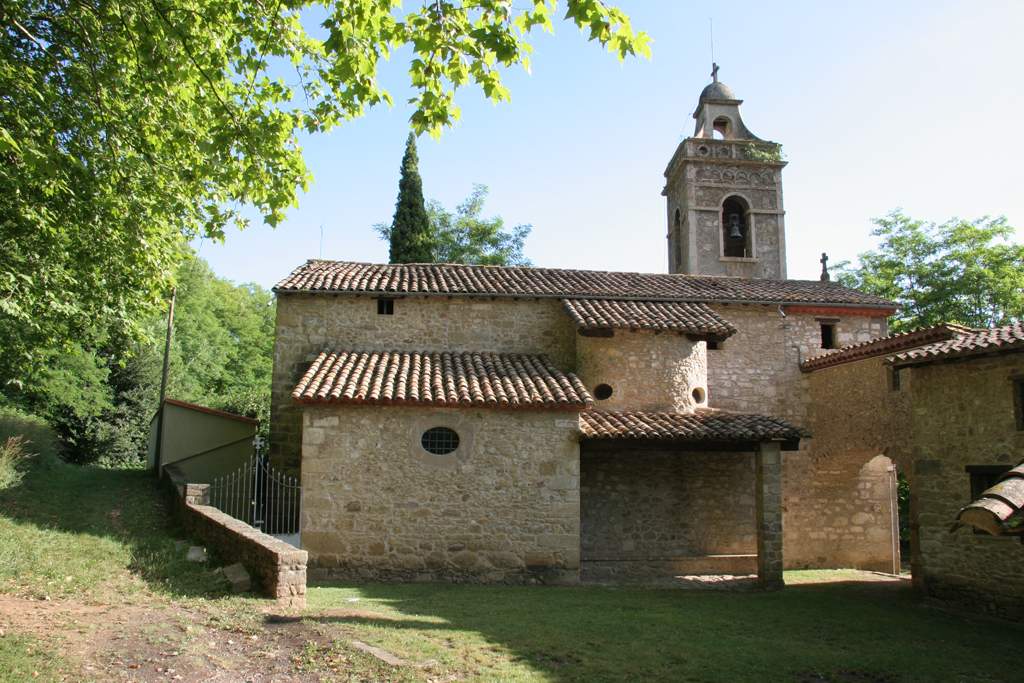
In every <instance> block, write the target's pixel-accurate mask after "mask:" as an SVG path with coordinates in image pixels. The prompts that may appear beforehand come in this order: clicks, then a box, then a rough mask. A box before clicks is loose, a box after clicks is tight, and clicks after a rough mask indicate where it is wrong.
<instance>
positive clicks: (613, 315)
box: [562, 299, 736, 339]
mask: <svg viewBox="0 0 1024 683" xmlns="http://www.w3.org/2000/svg"><path fill="white" fill-rule="evenodd" d="M562 304H563V305H564V306H565V310H566V311H567V312H568V313H569V316H570V317H571V318H572V319H573V322H575V323H576V327H578V328H580V329H584V330H588V329H596V328H609V327H610V328H616V329H627V330H657V331H673V332H683V333H687V334H693V335H701V336H707V337H714V338H716V339H725V338H726V337H729V336H730V335H733V334H735V333H736V328H735V327H733V325H732V324H731V323H730V322H728V321H727V320H725V319H723V318H722V317H720V316H719V315H718V314H717V313H715V312H714V311H713V310H711V307H710V306H708V305H707V304H704V303H699V302H690V301H630V300H625V301H624V300H614V299H610V300H609V299H562Z"/></svg>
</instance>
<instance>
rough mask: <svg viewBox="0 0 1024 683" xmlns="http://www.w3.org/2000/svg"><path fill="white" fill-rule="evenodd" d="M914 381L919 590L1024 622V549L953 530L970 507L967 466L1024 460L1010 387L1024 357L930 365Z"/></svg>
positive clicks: (915, 372) (1023, 434) (1023, 435)
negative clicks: (1022, 568)
mask: <svg viewBox="0 0 1024 683" xmlns="http://www.w3.org/2000/svg"><path fill="white" fill-rule="evenodd" d="M903 372H907V371H906V370H904V371H903ZM910 375H911V377H912V382H913V394H912V400H913V413H912V414H913V451H912V453H913V455H912V457H913V467H912V470H911V472H910V487H911V488H910V490H911V506H912V510H913V511H914V513H913V514H914V519H913V520H912V531H914V532H916V533H915V539H914V542H913V543H912V545H911V550H912V556H911V563H912V569H913V573H914V582H915V585H917V586H918V587H919V588H920V589H922V590H923V591H925V592H926V593H928V594H929V595H933V596H935V597H938V598H942V599H946V600H951V601H955V602H961V603H964V604H966V605H969V606H971V607H972V608H975V609H980V610H985V611H988V612H991V613H993V614H997V615H1000V616H1005V617H1010V618H1014V619H1024V572H1022V571H1021V566H1022V563H1024V544H1022V543H1021V542H1020V540H1019V539H1016V538H1007V537H994V536H988V535H979V534H974V533H972V532H971V531H970V530H968V529H960V530H958V531H956V532H955V533H950V531H949V528H950V525H951V524H952V523H953V520H954V519H955V518H956V514H957V512H959V510H960V508H961V507H963V506H964V505H966V504H967V503H968V502H970V500H971V485H970V475H969V474H968V473H967V472H966V471H965V469H964V468H965V467H967V466H968V465H1007V466H1012V465H1015V464H1017V463H1019V462H1021V461H1022V460H1024V431H1018V430H1017V428H1016V423H1015V420H1014V408H1013V391H1012V387H1013V385H1012V383H1011V381H1010V378H1011V377H1013V376H1024V354H1020V353H1008V354H1002V355H999V356H994V357H989V358H981V359H976V360H965V361H961V362H955V363H937V364H932V365H925V366H920V367H915V368H911V369H910Z"/></svg>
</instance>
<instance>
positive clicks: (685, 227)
mask: <svg viewBox="0 0 1024 683" xmlns="http://www.w3.org/2000/svg"><path fill="white" fill-rule="evenodd" d="M742 103H743V100H740V99H737V98H736V95H735V94H733V92H732V90H731V89H730V88H729V86H727V85H725V84H724V83H722V82H721V81H719V80H718V65H717V64H713V65H712V69H711V83H710V84H709V85H708V86H707V87H706V88H704V90H703V91H702V92H701V94H700V100H699V101H698V103H697V110H696V111H695V112H694V113H693V118H694V119H695V120H696V125H695V127H694V131H693V136H692V137H688V138H686V139H685V140H683V141H682V142H681V143H679V146H678V147H677V148H676V151H675V154H673V155H672V160H671V161H669V164H668V167H667V168H666V169H665V189H663V190H662V192H661V193H662V194H663V195H664V196H665V198H666V199H667V205H668V206H667V209H668V212H667V215H668V267H669V272H670V273H687V274H691V275H733V276H738V277H748V278H763V279H779V280H784V279H785V278H786V229H785V212H784V211H783V208H782V169H783V167H784V166H785V165H786V162H785V161H783V160H782V146H781V145H779V144H778V143H775V142H769V141H767V140H762V139H760V138H758V137H757V136H756V135H754V134H753V133H751V132H750V129H748V128H747V127H746V125H745V124H744V123H743V119H742V118H741V117H740V105H741V104H742Z"/></svg>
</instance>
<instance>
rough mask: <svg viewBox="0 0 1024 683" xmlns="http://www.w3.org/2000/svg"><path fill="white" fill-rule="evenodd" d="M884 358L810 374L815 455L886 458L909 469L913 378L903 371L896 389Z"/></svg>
mask: <svg viewBox="0 0 1024 683" xmlns="http://www.w3.org/2000/svg"><path fill="white" fill-rule="evenodd" d="M885 359H886V356H885V355H882V356H877V357H875V358H867V359H864V360H858V361H854V362H851V363H843V364H842V365H834V366H832V367H826V368H821V369H819V370H815V371H814V372H810V373H808V374H807V377H808V382H809V388H810V393H809V398H810V421H809V423H808V426H809V427H810V429H811V430H812V432H813V433H814V452H815V455H817V456H819V457H828V456H832V455H841V454H843V453H849V452H855V453H860V454H862V456H863V458H864V462H867V460H868V459H870V458H872V457H874V456H876V455H878V454H884V455H887V456H889V457H890V458H891V459H892V460H893V461H895V462H896V463H898V464H899V465H900V466H901V468H902V469H907V465H908V464H909V463H908V456H909V449H910V430H909V429H908V425H909V424H910V396H911V392H912V382H913V377H912V376H911V373H910V372H909V371H906V370H904V371H901V372H900V377H899V385H898V388H897V387H895V386H894V384H893V373H892V369H891V368H890V366H888V365H886V363H885Z"/></svg>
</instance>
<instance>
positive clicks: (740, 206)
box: [721, 196, 754, 258]
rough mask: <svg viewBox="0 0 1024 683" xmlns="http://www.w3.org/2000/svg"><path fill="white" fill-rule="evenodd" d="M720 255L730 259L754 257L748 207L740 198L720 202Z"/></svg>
mask: <svg viewBox="0 0 1024 683" xmlns="http://www.w3.org/2000/svg"><path fill="white" fill-rule="evenodd" d="M721 223H722V255H723V256H726V257H730V258H751V257H753V255H754V250H753V240H752V230H751V225H750V206H749V205H748V204H747V202H746V201H745V200H744V199H743V198H742V197H737V196H732V197H728V198H727V199H726V200H725V201H724V202H722V217H721Z"/></svg>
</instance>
